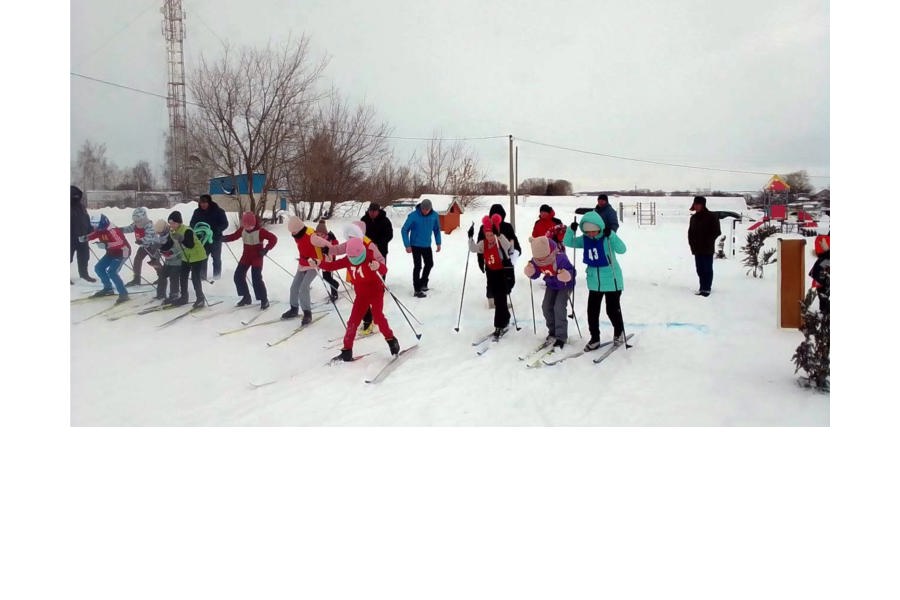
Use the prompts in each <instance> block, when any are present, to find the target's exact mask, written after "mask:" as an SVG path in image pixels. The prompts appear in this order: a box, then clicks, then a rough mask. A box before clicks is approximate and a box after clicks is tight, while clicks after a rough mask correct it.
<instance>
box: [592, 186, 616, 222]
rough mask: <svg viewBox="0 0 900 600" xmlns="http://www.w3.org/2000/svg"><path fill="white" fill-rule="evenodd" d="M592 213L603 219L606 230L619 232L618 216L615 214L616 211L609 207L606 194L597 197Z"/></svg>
mask: <svg viewBox="0 0 900 600" xmlns="http://www.w3.org/2000/svg"><path fill="white" fill-rule="evenodd" d="M594 211H595V212H596V213H597V214H598V215H600V216H601V217H603V224H604V225H605V226H606V229H611V230H613V231H618V230H619V215H618V214H616V209H614V208H613V207H612V206H610V204H609V197H608V196H607V195H606V194H600V195H599V196H597V206H595V207H594Z"/></svg>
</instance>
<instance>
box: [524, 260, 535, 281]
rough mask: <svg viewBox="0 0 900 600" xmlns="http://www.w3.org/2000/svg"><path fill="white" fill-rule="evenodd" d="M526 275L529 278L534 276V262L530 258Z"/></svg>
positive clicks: (526, 266)
mask: <svg viewBox="0 0 900 600" xmlns="http://www.w3.org/2000/svg"><path fill="white" fill-rule="evenodd" d="M525 277H527V278H529V279H531V278H533V277H534V263H532V262H531V261H530V260H529V261H528V264H527V265H525Z"/></svg>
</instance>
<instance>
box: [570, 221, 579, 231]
mask: <svg viewBox="0 0 900 600" xmlns="http://www.w3.org/2000/svg"><path fill="white" fill-rule="evenodd" d="M569 227H570V228H571V229H572V231H576V232H577V231H578V221H572V224H571V225H569Z"/></svg>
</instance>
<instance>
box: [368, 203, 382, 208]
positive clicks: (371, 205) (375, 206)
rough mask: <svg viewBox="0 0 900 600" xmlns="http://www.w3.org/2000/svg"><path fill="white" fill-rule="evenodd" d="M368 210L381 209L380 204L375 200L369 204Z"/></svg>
mask: <svg viewBox="0 0 900 600" xmlns="http://www.w3.org/2000/svg"><path fill="white" fill-rule="evenodd" d="M369 210H381V206H379V204H378V203H377V202H373V203H372V204H370V205H369Z"/></svg>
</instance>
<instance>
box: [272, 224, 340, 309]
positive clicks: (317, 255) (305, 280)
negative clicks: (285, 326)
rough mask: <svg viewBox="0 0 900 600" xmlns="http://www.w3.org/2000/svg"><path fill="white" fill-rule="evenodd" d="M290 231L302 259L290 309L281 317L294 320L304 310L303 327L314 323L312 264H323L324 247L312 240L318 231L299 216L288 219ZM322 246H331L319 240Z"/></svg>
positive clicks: (314, 271)
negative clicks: (311, 298) (310, 293)
mask: <svg viewBox="0 0 900 600" xmlns="http://www.w3.org/2000/svg"><path fill="white" fill-rule="evenodd" d="M287 226H288V231H289V232H291V237H293V238H294V242H296V243H297V251H298V252H299V253H300V257H299V258H298V259H297V260H298V262H297V272H296V273H295V274H294V281H293V282H292V283H291V291H290V298H289V302H290V308H289V309H288V310H287V311H286V312H285V313H284V314H283V315H281V318H282V319H294V318H296V317H297V316H298V315H299V311H300V309H302V310H303V318H302V319H301V320H300V324H301V325H308V324H309V323H312V302H311V301H310V299H309V286H310V285H312V281H313V279H315V278H316V267H315V266H314V265H313V264H312V263H311V262H310V260H311V259H312V260H315V261H316V263H320V262H322V258H323V256H324V253H323V250H322V247H320V246H318V245H316V244H314V243H313V240H312V238H313V237H318V236H316V230H315V229H313V228H312V227H307V226H306V224H305V223H304V222H303V221H302V220H301V219H300V217H297V216H291V218H289V219H288V224H287ZM319 241H320V242H321V243H322V246H327V245H330V244H328V242H327V241H326V240H322V239H321V238H319Z"/></svg>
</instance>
